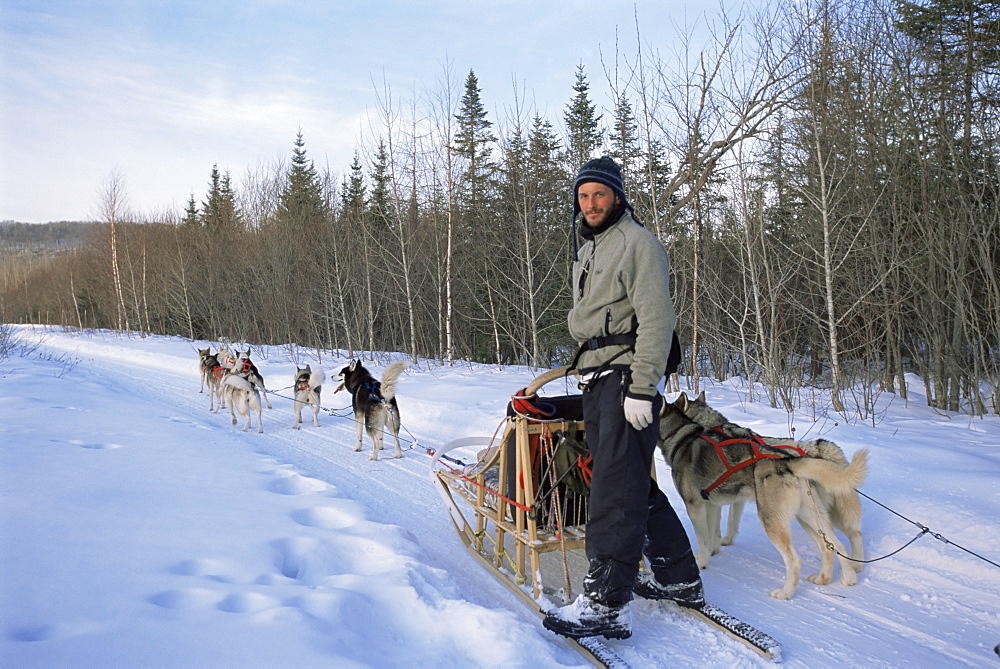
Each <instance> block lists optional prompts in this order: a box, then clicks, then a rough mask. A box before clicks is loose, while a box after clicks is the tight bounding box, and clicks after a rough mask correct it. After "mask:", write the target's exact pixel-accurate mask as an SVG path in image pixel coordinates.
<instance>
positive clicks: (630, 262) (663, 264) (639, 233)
mask: <svg viewBox="0 0 1000 669" xmlns="http://www.w3.org/2000/svg"><path fill="white" fill-rule="evenodd" d="M669 272H670V261H669V259H668V257H667V251H666V249H664V248H663V245H662V244H661V243H660V240H658V239H657V238H656V236H655V235H654V234H653V233H652V232H650V231H649V230H647V229H646V228H644V227H642V226H641V225H639V224H638V223H636V222H635V221H634V220H633V219H632V216H631V214H630V213H629V212H627V211H626V212H625V213H624V214H623V215H622V217H621V218H620V219H618V222H617V223H615V224H614V225H612V226H611V227H610V228H608V229H607V230H604V231H603V232H599V233H597V234H596V235H595V236H594V237H593V239H591V240H589V241H588V242H586V243H585V244H584V245H583V246H582V247H581V248H580V252H579V258H578V260H577V261H576V262H574V263H573V284H572V289H573V309H572V310H570V312H569V319H568V320H569V333H570V336H571V337H573V339H575V340H576V341H577V342H578V343H580V344H583V342H585V341H587V340H588V339H590V338H592V337H600V336H606V335H614V334H627V333H629V332H633V331H635V333H636V344H635V351H634V352H633V351H629V350H627V349H628V348H629V347H628V346H626V345H611V346H605V347H603V348H599V349H597V350H594V351H585V352H584V353H583V355H581V356H580V360H579V363H578V365H577V368H578V369H579V371H580V372H581V373H587V372H591V371H594V370H595V369H597V368H598V367H600V366H601V365H602V364H603V363H606V362H608V361H609V360H611V359H612V358H614V360H611V363H610V364H611V366H612V367H616V368H623V369H631V371H632V382H631V384H630V385H629V388H628V392H627V395H628V396H629V397H636V398H641V399H652V398H654V397H655V396H656V393H657V389H656V386H657V384H659V382H660V379H662V378H663V372H664V370H665V368H666V365H667V355H668V354H669V352H670V341H671V338H672V336H673V332H674V325H675V324H676V322H677V316H676V315H675V313H674V304H673V301H672V300H671V298H670V277H669ZM636 323H638V327H637V328H635V327H634V326H635V324H636ZM622 351H626V352H624V353H622ZM619 354H620V355H619ZM616 355H618V357H617V358H615V357H614V356H616Z"/></svg>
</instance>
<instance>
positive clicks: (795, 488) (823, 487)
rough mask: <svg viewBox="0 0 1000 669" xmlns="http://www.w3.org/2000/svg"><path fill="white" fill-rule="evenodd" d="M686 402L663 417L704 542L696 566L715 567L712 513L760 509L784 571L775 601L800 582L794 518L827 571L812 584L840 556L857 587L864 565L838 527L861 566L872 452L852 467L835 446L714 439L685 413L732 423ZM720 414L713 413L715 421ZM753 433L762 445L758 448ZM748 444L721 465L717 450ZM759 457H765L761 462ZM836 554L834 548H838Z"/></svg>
mask: <svg viewBox="0 0 1000 669" xmlns="http://www.w3.org/2000/svg"><path fill="white" fill-rule="evenodd" d="M690 402H691V401H690V400H688V398H687V397H686V396H682V399H679V400H677V401H675V402H674V403H667V402H665V403H664V405H663V410H662V411H661V413H660V436H659V447H660V450H661V451H662V452H663V455H664V458H665V459H666V462H667V464H668V465H669V466H670V470H671V475H672V477H673V480H674V485H675V486H676V488H677V491H678V492H679V493H680V495H681V498H683V500H684V504H685V506H686V507H687V512H688V516H689V517H690V518H691V523H692V525H693V526H694V530H695V534H696V535H697V538H698V555H697V556H696V559H697V561H698V565H699V566H701V567H702V568H704V567H706V566H707V565H708V557H709V555H710V552H711V548H712V546H713V545H714V544H713V536H714V535H713V534H712V531H711V524H710V514H711V513H712V511H711V510H710V507H712V506H722V505H725V504H732V503H734V502H738V501H743V502H745V501H748V500H752V501H754V502H756V505H757V514H758V516H759V517H760V522H761V525H762V526H763V528H764V532H765V533H766V534H767V536H768V539H770V540H771V543H772V544H774V547H775V548H777V549H778V552H779V553H781V557H782V559H783V560H784V563H785V580H784V583H783V585H782V587H780V588H778V589H775V590H772V591H771V593H770V594H771V596H772V597H774V598H776V599H789V598H790V597H791V596H792V593H794V592H795V587H796V585H797V584H798V581H799V574H800V565H801V561H800V559H799V556H798V553H797V552H796V551H795V548H794V546H793V545H792V535H791V522H792V519H793V518H795V519H797V520H798V521H799V524H800V525H801V526H802V527H803V528H804V529H805V530H806V533H807V534H809V536H811V537H812V538H813V540H814V541H815V542H816V546H817V548H818V550H819V553H820V558H821V565H820V571H819V573H818V574H814V575H811V576H809V577H808V580H809V581H810V582H812V583H816V584H817V585H826V584H828V583H830V581H831V580H832V578H833V558H834V550H836V553H837V554H838V559H839V561H840V568H841V575H840V582H841V583H842V584H843V585H855V584H856V583H857V582H858V579H857V572H858V571H860V564H859V563H853V562H852V561H851V560H849V559H847V558H845V557H843V556H844V555H846V553H845V549H844V547H843V545H842V544H841V543H840V540H839V539H838V538H837V536H836V534H835V533H834V526H836V527H837V528H839V529H841V531H843V532H844V533H845V534H846V535H847V536H848V537H849V538H850V542H851V547H852V554H851V557H852V558H853V559H855V560H860V559H862V554H863V547H862V544H861V529H860V528H861V505H860V501H858V502H857V504H856V506H855V504H854V500H856V499H857V492H856V490H855V488H857V487H858V486H859V485H861V483H862V482H863V481H864V478H865V475H866V474H867V470H868V450H867V449H861V450H859V451H857V452H856V453H855V454H854V458H853V459H852V460H851V462H850V463H848V462H847V459H846V457H844V453H843V451H841V450H840V448H838V447H837V445H836V444H834V443H832V442H830V441H827V440H825V439H816V440H813V441H795V440H792V439H779V438H772V437H759V436H758V435H753V433H752V432H749V431H748V430H746V428H738V426H737V428H738V430H739V432H738V435H734V436H730V435H728V434H727V433H726V432H725V429H724V428H723V429H722V431H710V430H709V428H708V426H706V425H704V424H702V423H700V422H698V421H696V420H694V419H693V418H692V417H690V416H688V415H686V412H685V411H684V410H683V409H682V408H681V406H679V405H684V406H686V408H687V410H689V411H691V412H692V414H693V415H697V416H699V417H700V418H701V419H702V420H705V421H706V422H709V423H712V422H714V423H717V424H718V423H722V424H723V425H724V424H726V423H729V421H727V420H725V417H723V416H721V414H718V412H715V410H714V409H711V408H710V407H708V405H707V404H704V405H703V406H702V407H697V408H692V407H691V406H690ZM713 412H714V413H713ZM746 433H749V434H750V435H752V436H753V437H754V438H755V439H758V440H759V442H758V443H757V444H751V440H750V438H749V437H745V436H743V435H745V434H746ZM733 439H735V440H737V442H738V441H739V440H744V439H745V440H746V443H731V444H729V445H725V446H720V447H719V448H722V449H723V450H724V454H725V457H726V459H727V461H728V462H723V460H722V458H720V457H719V455H718V453H717V451H716V446H715V445H713V443H712V442H713V441H714V442H720V441H731V440H733ZM783 448H790V449H795V450H794V452H801V453H803V454H804V456H794V457H789V456H790V455H791V453H788V454H786V453H783V452H782V449H783ZM755 453H764V456H763V457H761V458H759V459H757V458H755ZM830 546H833V548H831V547H830Z"/></svg>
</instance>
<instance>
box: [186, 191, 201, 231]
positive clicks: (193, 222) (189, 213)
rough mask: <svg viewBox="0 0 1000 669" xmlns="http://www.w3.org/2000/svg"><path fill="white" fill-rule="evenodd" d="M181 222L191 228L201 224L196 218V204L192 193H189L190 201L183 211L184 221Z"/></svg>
mask: <svg viewBox="0 0 1000 669" xmlns="http://www.w3.org/2000/svg"><path fill="white" fill-rule="evenodd" d="M182 222H183V223H184V225H186V226H189V227H192V228H193V227H197V226H198V225H200V224H201V218H200V217H199V216H198V203H197V202H195V199H194V193H191V199H190V200H188V204H187V208H186V209H185V210H184V220H183V221H182Z"/></svg>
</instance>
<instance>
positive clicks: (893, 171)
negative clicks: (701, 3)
mask: <svg viewBox="0 0 1000 669" xmlns="http://www.w3.org/2000/svg"><path fill="white" fill-rule="evenodd" d="M712 26H713V27H712V30H711V37H710V38H709V39H707V40H706V42H705V43H704V44H700V45H698V46H697V47H696V46H695V45H694V44H693V43H692V41H691V38H690V37H685V36H680V37H679V38H678V39H677V41H676V42H675V43H673V44H670V45H648V44H645V43H643V42H642V40H641V33H640V31H639V30H638V28H639V26H637V37H636V45H635V49H634V53H631V54H623V53H616V54H615V55H614V60H613V62H606V63H604V68H603V72H602V75H603V80H604V83H605V87H606V99H607V100H608V101H609V103H608V104H607V105H599V104H598V103H597V101H596V100H595V96H594V94H593V92H592V83H591V81H590V78H589V77H588V73H587V72H586V71H585V69H584V68H583V66H580V67H578V68H577V70H576V72H575V73H570V74H572V80H568V81H567V92H568V95H567V101H566V104H565V106H564V107H563V109H562V110H561V113H560V114H559V118H557V119H555V122H556V123H557V124H558V125H553V120H552V119H548V118H545V117H543V116H542V115H541V114H539V113H538V112H536V111H535V110H533V109H532V108H530V106H528V105H526V104H525V103H524V101H523V100H522V99H521V96H520V95H517V96H516V99H515V101H514V103H513V104H511V105H509V106H507V107H505V113H504V116H503V117H502V118H491V115H490V113H489V112H488V111H487V106H486V104H485V103H484V100H483V91H481V89H480V86H479V82H478V79H477V78H476V75H475V73H474V72H473V71H469V72H468V73H467V75H465V76H464V78H463V79H461V80H460V79H458V78H456V77H455V75H454V72H453V71H452V70H451V69H450V66H445V67H444V68H443V71H442V73H441V74H440V76H439V77H438V78H437V79H436V81H435V84H434V85H433V86H431V87H429V88H428V90H427V91H426V92H425V93H424V94H422V95H420V96H414V99H412V100H405V101H400V100H397V99H396V98H394V94H393V91H391V90H390V89H383V90H379V91H376V97H377V100H378V111H377V114H376V120H375V122H374V123H373V128H372V131H371V133H370V135H371V136H370V137H368V138H366V139H365V140H364V141H359V148H358V150H357V152H356V153H355V156H354V159H353V162H352V164H351V165H350V166H348V167H347V168H346V169H344V170H343V173H342V174H341V175H339V176H338V175H337V174H336V173H335V172H333V171H331V170H329V169H318V168H317V167H316V165H315V163H314V162H313V161H312V160H311V159H310V158H309V154H308V151H307V148H306V142H305V133H304V132H303V131H302V130H301V129H300V130H299V132H298V134H297V135H296V137H295V139H294V142H293V145H292V152H291V157H290V159H289V160H288V161H283V162H280V163H276V164H272V165H260V166H256V167H252V168H248V169H247V171H246V172H245V173H244V174H242V175H241V176H240V177H239V181H238V183H236V182H234V180H233V178H232V176H231V175H230V174H229V173H228V172H220V170H219V169H218V167H216V166H213V167H212V169H211V172H210V174H209V178H208V183H207V190H206V194H205V196H204V198H203V199H200V200H199V199H197V198H196V197H195V196H194V194H192V195H191V198H190V201H189V202H188V205H187V207H186V209H185V210H184V211H183V212H165V213H157V214H140V213H137V212H136V211H134V210H133V209H132V208H131V207H130V206H129V203H128V199H127V193H126V192H125V185H124V178H123V176H122V175H120V174H117V173H112V174H111V175H110V176H109V178H108V179H107V182H106V183H105V185H104V187H103V188H102V192H101V193H100V203H101V211H100V214H99V216H98V217H97V220H96V225H94V226H93V229H92V230H91V233H90V234H89V236H88V238H87V240H86V241H85V242H83V243H82V244H81V245H79V246H77V247H76V248H74V249H73V250H70V251H67V252H64V253H61V254H59V255H57V256H51V257H48V258H45V259H38V258H37V257H35V258H32V259H30V260H27V259H24V258H20V259H19V258H18V257H17V256H14V255H12V254H8V257H7V258H6V260H5V262H4V263H3V269H2V274H0V296H2V300H3V302H2V310H3V314H2V316H3V319H4V321H6V322H49V323H59V324H63V325H69V326H77V327H81V328H114V329H120V330H130V331H139V332H155V333H168V334H180V335H184V336H186V337H190V338H192V339H208V340H220V339H223V338H227V339H231V340H234V341H253V342H260V343H271V344H283V343H295V344H301V345H305V346H314V347H318V348H323V349H341V350H347V351H350V352H355V351H377V350H383V351H385V350H388V351H400V352H404V353H406V354H407V355H409V356H410V357H412V358H413V359H414V360H416V359H417V358H419V357H427V358H437V359H439V360H441V361H443V362H445V363H451V362H453V361H455V360H457V359H468V360H475V361H483V362H492V363H496V364H499V365H505V364H527V365H532V366H536V367H547V366H552V365H556V364H561V363H564V362H566V361H568V359H569V358H570V357H571V356H572V353H573V352H574V351H575V346H576V345H575V343H574V342H572V341H570V340H569V338H568V335H567V333H566V324H565V318H566V312H567V311H568V309H569V306H570V301H571V298H570V292H569V285H568V283H569V279H568V277H569V271H570V266H571V261H572V255H573V245H574V240H573V239H572V237H571V233H570V229H571V228H570V220H569V216H570V212H571V202H570V197H571V187H572V181H573V178H574V175H575V172H576V170H577V168H578V167H579V165H580V164H582V163H583V162H584V161H585V160H586V159H588V158H590V157H593V156H596V155H600V154H608V155H611V156H612V157H614V158H615V159H616V160H617V161H618V162H619V164H621V165H622V167H623V172H624V176H625V180H626V189H627V191H628V193H629V197H630V200H631V201H632V203H633V204H634V205H635V207H636V210H637V212H638V214H639V217H640V218H641V219H642V220H643V221H644V222H645V224H646V225H647V227H649V228H650V229H651V230H653V231H654V232H655V233H656V234H657V236H658V237H659V238H660V239H661V240H662V242H663V243H664V245H665V246H666V247H667V249H668V251H669V253H670V257H671V262H672V279H673V284H672V290H673V295H674V301H675V304H676V307H677V311H678V316H679V326H678V327H679V334H680V336H681V340H682V342H683V343H684V348H685V354H686V355H685V370H684V371H685V372H686V373H692V374H695V378H697V375H698V374H701V375H714V376H716V377H718V378H720V379H722V378H726V377H729V376H731V375H740V376H743V377H745V378H746V379H748V381H749V382H750V384H751V386H750V387H751V392H753V393H758V392H759V393H760V394H762V395H764V396H765V397H766V398H767V399H768V400H769V401H770V402H771V404H772V405H774V406H779V405H780V406H785V407H788V408H791V407H794V406H798V405H800V404H801V403H802V401H803V398H805V397H807V396H808V389H809V388H811V387H815V386H824V387H829V388H831V389H832V398H833V400H832V401H833V407H834V409H836V410H838V411H843V410H848V409H850V410H851V411H856V412H858V413H859V414H860V415H862V416H865V417H874V414H873V412H874V407H875V399H876V398H877V397H878V396H879V395H880V394H882V393H886V392H890V393H896V394H897V395H899V396H900V397H902V398H905V397H906V389H907V385H906V382H907V375H909V374H913V375H916V376H917V377H919V378H920V379H921V382H922V383H923V384H924V386H925V389H926V391H927V398H928V403H929V404H931V405H932V406H934V407H937V408H941V409H948V410H963V411H968V412H970V413H972V414H983V413H987V412H1000V362H998V361H1000V350H998V349H1000V271H998V262H1000V209H998V206H997V205H998V193H1000V170H998V164H1000V161H998V155H997V139H998V130H1000V127H998V125H1000V123H998V121H1000V115H998V113H997V111H998V106H1000V96H998V93H1000V90H998V81H1000V80H998V74H1000V69H998V68H1000V2H989V1H983V0H979V1H972V0H924V1H923V2H903V1H894V0H823V1H816V0H810V1H808V2H791V1H788V2H777V3H775V4H773V5H770V6H768V7H766V8H764V9H761V10H758V11H757V12H756V13H753V14H749V13H748V14H741V15H740V16H738V17H730V16H724V15H723V16H720V17H718V18H717V19H715V20H714V22H713V24H712ZM654 46H655V48H653V47H654ZM568 79H570V77H568Z"/></svg>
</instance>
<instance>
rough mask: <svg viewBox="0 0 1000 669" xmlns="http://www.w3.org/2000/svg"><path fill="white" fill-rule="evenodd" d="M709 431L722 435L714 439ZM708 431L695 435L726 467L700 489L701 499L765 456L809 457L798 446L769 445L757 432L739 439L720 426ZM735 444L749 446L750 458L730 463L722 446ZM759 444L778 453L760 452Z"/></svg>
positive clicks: (783, 458)
mask: <svg viewBox="0 0 1000 669" xmlns="http://www.w3.org/2000/svg"><path fill="white" fill-rule="evenodd" d="M709 432H715V433H718V434H719V435H720V436H721V437H722V439H720V440H719V441H714V440H713V439H712V438H711V436H710V435H709ZM709 432H703V433H702V434H699V435H697V436H698V437H700V438H702V439H704V440H705V441H707V442H708V443H710V444H712V446H713V447H714V448H715V454H716V455H718V456H719V460H721V461H722V465H723V466H724V467H725V468H726V471H725V472H724V473H723V474H722V476H720V477H719V478H717V479H716V480H715V483H713V484H712V485H710V486H708V487H707V488H705V489H704V490H702V491H701V497H702V499H705V500H707V499H708V495H709V494H710V493H711V492H712V491H713V490H715V489H716V488H718V487H719V486H720V485H722V484H723V483H724V482H725V481H726V479H728V478H729V477H730V476H732V475H733V474H735V473H736V472H738V471H739V470H741V469H743V468H744V467H749V466H750V465H752V464H754V463H755V462H760V461H761V460H764V459H765V458H772V459H778V460H788V459H791V458H807V457H809V454H808V453H806V452H805V451H804V450H802V449H801V448H799V447H798V446H771V445H770V444H768V443H767V442H766V441H764V440H763V439H762V438H761V437H760V435H757V434H752V435H751V438H749V439H741V438H735V437H733V438H730V437H729V436H728V435H727V434H726V432H725V430H723V429H722V428H721V427H716V428H712V429H711V430H710V431H709ZM736 444H739V445H741V446H749V447H750V450H751V452H752V453H753V456H752V457H750V458H748V459H746V460H744V461H742V462H738V463H736V464H731V463H730V462H729V459H728V458H727V457H726V452H725V451H724V450H723V448H722V447H723V446H733V445H736ZM761 446H763V447H764V448H770V449H773V450H778V451H779V452H778V453H761V451H760V447H761ZM783 449H788V450H790V451H793V453H787V452H780V451H782V450H783Z"/></svg>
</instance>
